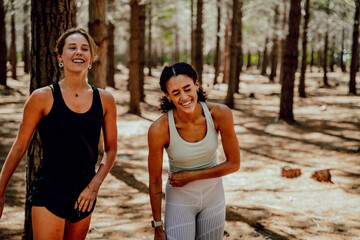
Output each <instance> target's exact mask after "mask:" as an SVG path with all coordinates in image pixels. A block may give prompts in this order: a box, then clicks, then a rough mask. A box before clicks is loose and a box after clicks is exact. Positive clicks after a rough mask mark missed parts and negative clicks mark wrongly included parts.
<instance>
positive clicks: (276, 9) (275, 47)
mask: <svg viewBox="0 0 360 240" xmlns="http://www.w3.org/2000/svg"><path fill="white" fill-rule="evenodd" d="M278 22H279V4H278V3H277V2H275V6H274V28H273V29H274V33H273V39H272V42H273V45H272V49H271V72H270V75H269V80H270V82H274V81H275V80H274V78H275V77H276V70H277V65H278V48H279V44H278V31H277V29H278Z"/></svg>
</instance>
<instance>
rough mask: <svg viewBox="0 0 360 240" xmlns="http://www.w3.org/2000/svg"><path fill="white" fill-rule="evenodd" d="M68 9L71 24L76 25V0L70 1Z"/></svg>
mask: <svg viewBox="0 0 360 240" xmlns="http://www.w3.org/2000/svg"><path fill="white" fill-rule="evenodd" d="M70 9H71V12H72V14H71V17H72V20H71V21H72V25H73V27H76V26H77V17H76V14H77V11H78V7H77V6H76V0H73V1H71V6H70Z"/></svg>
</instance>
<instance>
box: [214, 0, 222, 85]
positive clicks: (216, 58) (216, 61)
mask: <svg viewBox="0 0 360 240" xmlns="http://www.w3.org/2000/svg"><path fill="white" fill-rule="evenodd" d="M216 7H217V30H216V48H215V56H214V69H215V76H214V82H213V85H216V84H217V83H218V80H217V78H218V76H219V70H220V61H219V60H220V31H221V25H220V24H221V0H217V1H216Z"/></svg>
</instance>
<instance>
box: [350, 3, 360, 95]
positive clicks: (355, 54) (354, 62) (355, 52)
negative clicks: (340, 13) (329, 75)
mask: <svg viewBox="0 0 360 240" xmlns="http://www.w3.org/2000/svg"><path fill="white" fill-rule="evenodd" d="M355 6H356V7H355V15H354V28H353V43H352V48H351V65H350V81H349V93H352V94H355V95H356V72H357V69H358V68H357V67H358V61H359V15H360V0H355Z"/></svg>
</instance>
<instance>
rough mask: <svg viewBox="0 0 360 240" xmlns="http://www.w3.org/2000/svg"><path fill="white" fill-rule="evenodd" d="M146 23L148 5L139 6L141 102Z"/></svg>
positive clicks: (142, 98)
mask: <svg viewBox="0 0 360 240" xmlns="http://www.w3.org/2000/svg"><path fill="white" fill-rule="evenodd" d="M145 22H146V4H139V90H140V101H142V102H144V101H145V93H144V84H145V76H144V68H145Z"/></svg>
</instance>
